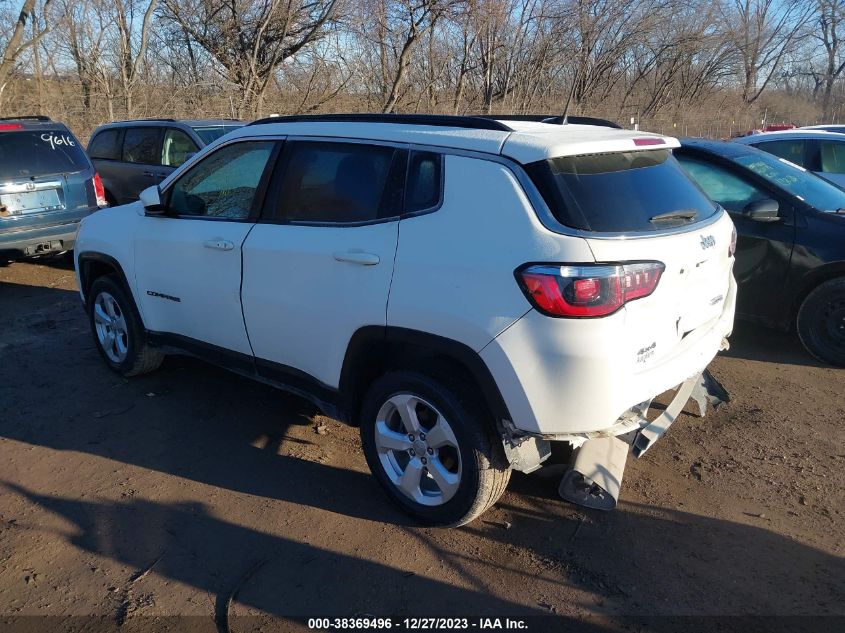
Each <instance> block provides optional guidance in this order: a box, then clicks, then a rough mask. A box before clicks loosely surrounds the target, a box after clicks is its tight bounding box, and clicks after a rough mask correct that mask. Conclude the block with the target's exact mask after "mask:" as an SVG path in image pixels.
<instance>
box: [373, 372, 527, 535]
mask: <svg viewBox="0 0 845 633" xmlns="http://www.w3.org/2000/svg"><path fill="white" fill-rule="evenodd" d="M459 393H462V391H458V390H453V389H451V388H448V387H446V386H445V385H444V384H443V383H441V382H439V381H436V380H434V379H433V378H430V377H428V376H426V375H423V374H419V373H416V372H409V371H397V372H392V373H389V374H386V375H384V376H382V377H381V378H379V379H377V380H376V381H375V382H374V383H373V385H372V386H371V387H370V389H369V391H368V393H367V396H366V398H365V401H364V405H363V407H362V410H361V420H360V421H361V443H362V445H363V448H364V455H365V456H366V458H367V463H368V464H369V466H370V470H371V471H372V473H373V475H374V476H375V478H376V479H377V480H378V481H379V483H380V484H381V485H382V486H383V487H384V489H385V490H386V492H387V494H388V495H389V496H390V498H391V499H392V500H393V501H394V502H396V503H397V504H398V505H399V506H400V507H401V508H402V509H403V510H405V512H407V513H408V514H410V515H412V516H413V517H414V518H416V519H417V520H419V521H420V522H422V523H426V524H430V525H441V526H450V527H455V526H459V525H464V524H465V523H469V522H470V521H472V520H473V519H474V518H475V517H477V516H478V515H480V514H481V513H483V512H484V511H485V510H487V509H488V508H489V507H490V506H492V505H493V504H494V503H496V501H497V500H498V499H499V497H500V496H501V495H502V493H503V492H504V491H505V488H506V487H507V483H508V480H509V479H510V472H511V471H510V468H509V466H508V464H507V462H506V460H505V458H504V455H503V450H502V448H501V445H500V444H499V443H498V439H497V438H496V436H495V434H494V433H492V432H491V430H490V425H489V424H487V423H486V420H485V419H484V414H483V413H482V412H481V409H480V407H478V406H475V405H474V403H473V402H472V401H470V400H469V399H467V398H465V397H461V396H459V395H458V394H459ZM464 393H465V392H464Z"/></svg>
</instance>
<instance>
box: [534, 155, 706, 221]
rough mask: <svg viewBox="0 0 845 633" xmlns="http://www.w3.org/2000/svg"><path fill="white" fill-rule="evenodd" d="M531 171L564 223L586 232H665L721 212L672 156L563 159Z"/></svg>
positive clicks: (541, 164) (538, 164) (587, 156)
mask: <svg viewBox="0 0 845 633" xmlns="http://www.w3.org/2000/svg"><path fill="white" fill-rule="evenodd" d="M526 171H527V172H528V174H529V175H530V176H531V178H532V180H533V181H534V183H535V184H536V185H537V188H538V189H539V190H540V193H541V194H542V195H543V198H544V199H545V200H546V203H547V204H548V205H549V209H550V210H551V212H552V213H553V214H554V216H555V217H556V218H557V220H558V222H560V223H561V224H564V225H566V226H571V227H573V228H576V229H582V230H585V231H602V232H629V231H630V232H648V231H659V230H661V229H665V228H671V227H672V226H674V225H676V224H679V225H686V224H689V223H692V222H698V221H701V220H704V219H706V218H709V217H712V216H713V215H714V214H715V213H716V210H717V208H716V205H714V204H713V203H712V202H711V201H710V200H708V199H707V196H705V195H704V194H703V193H702V192H701V190H700V189H699V188H698V187H696V186H695V184H694V183H693V182H692V181H690V179H689V177H688V176H687V174H686V173H685V172H684V170H683V169H681V167H680V165H679V164H678V161H677V160H675V158H674V157H673V156H672V152H671V151H669V150H645V151H627V152H613V153H607V154H585V155H580V156H561V157H558V158H551V159H548V160H541V161H538V162H535V163H530V164H529V165H527V166H526ZM663 218H670V219H669V220H665V219H663ZM673 218H677V219H673Z"/></svg>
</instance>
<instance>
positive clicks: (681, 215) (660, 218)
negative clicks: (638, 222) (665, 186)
mask: <svg viewBox="0 0 845 633" xmlns="http://www.w3.org/2000/svg"><path fill="white" fill-rule="evenodd" d="M696 216H698V211H696V210H695V209H678V210H677V211H669V212H667V213H661V214H660V215H656V216H654V217H653V218H651V219H650V220H649V222H675V221H678V220H680V221H682V222H690V221H692V220H694V219H695V218H696Z"/></svg>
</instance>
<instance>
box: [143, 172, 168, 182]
mask: <svg viewBox="0 0 845 633" xmlns="http://www.w3.org/2000/svg"><path fill="white" fill-rule="evenodd" d="M144 175H145V176H146V177H147V178H157V179H158V180H164V179H165V178H167V175H166V174H158V173H156V172H154V171H145V172H144Z"/></svg>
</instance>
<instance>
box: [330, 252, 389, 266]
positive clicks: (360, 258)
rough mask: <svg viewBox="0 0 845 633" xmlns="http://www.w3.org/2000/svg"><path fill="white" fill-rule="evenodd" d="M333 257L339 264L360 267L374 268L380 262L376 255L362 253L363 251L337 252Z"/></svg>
mask: <svg viewBox="0 0 845 633" xmlns="http://www.w3.org/2000/svg"><path fill="white" fill-rule="evenodd" d="M333 256H334V258H335V259H336V260H337V261H339V262H347V263H349V264H359V265H361V266H375V265H376V264H378V263H379V262H380V261H381V259H380V258H379V256H378V255H375V254H373V253H364V252H363V251H343V252H341V251H337V252H335V253H333Z"/></svg>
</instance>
